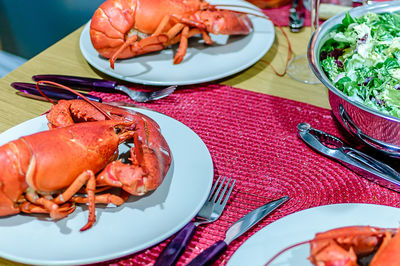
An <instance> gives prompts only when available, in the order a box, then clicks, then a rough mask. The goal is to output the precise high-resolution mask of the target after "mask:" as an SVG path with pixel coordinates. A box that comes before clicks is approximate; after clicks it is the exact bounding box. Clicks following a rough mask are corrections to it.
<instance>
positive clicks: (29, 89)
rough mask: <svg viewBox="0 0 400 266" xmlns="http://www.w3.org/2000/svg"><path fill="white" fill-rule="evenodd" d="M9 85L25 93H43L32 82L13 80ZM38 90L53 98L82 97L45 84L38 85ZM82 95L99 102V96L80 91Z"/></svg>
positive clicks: (68, 98)
mask: <svg viewBox="0 0 400 266" xmlns="http://www.w3.org/2000/svg"><path fill="white" fill-rule="evenodd" d="M11 87H13V88H14V89H16V90H19V91H20V92H24V93H27V94H33V95H37V96H42V97H43V95H42V94H41V93H40V92H39V91H38V89H37V87H36V84H33V83H26V82H13V83H11ZM39 88H40V90H41V91H42V92H43V93H44V94H45V95H46V96H47V97H49V98H50V99H53V100H61V99H64V100H73V99H82V98H81V97H80V96H78V95H76V94H74V93H72V92H70V91H67V90H63V89H60V88H57V87H53V86H47V85H39ZM81 94H82V95H83V96H85V97H86V98H88V99H89V100H92V101H96V102H101V98H99V97H96V96H93V95H90V94H87V93H81Z"/></svg>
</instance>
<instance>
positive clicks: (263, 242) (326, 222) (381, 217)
mask: <svg viewBox="0 0 400 266" xmlns="http://www.w3.org/2000/svg"><path fill="white" fill-rule="evenodd" d="M399 224H400V209H398V208H394V207H388V206H382V205H373V204H358V203H352V204H334V205H326V206H321V207H315V208H311V209H307V210H303V211H300V212H296V213H294V214H291V215H289V216H286V217H284V218H282V219H280V220H278V221H276V222H273V223H271V224H270V225H268V226H266V227H265V228H263V229H262V230H260V231H259V232H257V233H256V234H254V235H253V236H252V237H250V238H249V239H248V240H247V241H246V242H245V243H244V244H243V245H241V246H240V247H239V248H238V250H237V251H236V252H235V253H234V254H233V256H232V257H231V259H230V260H229V262H228V264H227V265H228V266H236V265H237V266H239V265H260V266H261V265H264V264H265V263H266V262H267V261H268V260H269V259H270V258H272V257H273V256H274V255H275V254H276V253H278V252H279V251H281V250H282V249H284V248H286V247H288V246H290V245H292V244H295V243H299V242H302V241H306V240H310V239H313V238H314V236H315V233H318V232H323V231H326V230H329V229H333V228H337V227H341V226H349V225H371V226H378V227H391V228H397V227H398V226H399ZM308 256H309V245H307V244H306V245H302V246H299V247H296V248H294V249H291V250H289V251H287V252H286V253H283V254H282V255H281V256H279V257H278V258H277V259H276V260H274V261H273V263H272V264H271V266H272V265H279V266H284V265H296V266H302V265H307V266H310V265H311V263H310V262H308V260H307V257H308ZM249 258H251V262H250V264H249Z"/></svg>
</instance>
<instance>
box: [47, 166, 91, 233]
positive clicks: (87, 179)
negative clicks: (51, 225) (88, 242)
mask: <svg viewBox="0 0 400 266" xmlns="http://www.w3.org/2000/svg"><path fill="white" fill-rule="evenodd" d="M85 184H86V192H87V194H88V204H89V219H88V222H87V224H86V225H85V226H84V227H82V228H81V231H85V230H87V229H89V228H90V227H91V226H92V225H93V224H94V222H95V221H96V213H95V212H96V211H95V201H94V191H95V189H96V179H95V176H94V173H93V171H91V170H87V171H85V172H83V173H82V174H80V175H79V176H78V177H77V178H76V179H75V180H74V182H72V184H71V185H70V186H69V187H68V188H67V189H66V190H65V191H64V192H63V193H62V194H60V195H58V196H57V198H55V199H54V202H55V203H56V204H60V203H64V202H67V201H69V200H70V199H71V198H72V196H74V195H75V193H76V192H78V191H79V190H80V189H81V188H82V187H83V186H84V185H85Z"/></svg>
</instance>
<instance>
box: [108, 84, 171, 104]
mask: <svg viewBox="0 0 400 266" xmlns="http://www.w3.org/2000/svg"><path fill="white" fill-rule="evenodd" d="M176 87H177V86H175V85H174V86H169V87H166V88H162V89H160V90H157V91H136V90H131V89H129V88H127V87H125V86H122V85H117V86H115V89H116V90H119V91H122V92H124V93H126V94H127V95H128V96H129V97H130V98H131V99H132V100H134V101H136V102H140V103H143V102H150V101H155V100H158V99H161V98H164V97H166V96H168V95H170V94H172V93H173V92H174V91H175V89H176Z"/></svg>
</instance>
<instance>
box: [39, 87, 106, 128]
mask: <svg viewBox="0 0 400 266" xmlns="http://www.w3.org/2000/svg"><path fill="white" fill-rule="evenodd" d="M40 84H50V85H53V86H56V87H59V88H61V89H64V90H67V91H70V92H72V93H73V94H76V95H78V96H79V97H81V98H82V99H83V100H84V101H86V102H87V103H89V104H90V105H92V106H93V107H94V108H96V109H97V110H98V111H99V112H100V113H102V114H103V115H104V116H105V117H106V118H107V119H109V120H111V119H112V118H111V116H110V115H109V114H108V113H107V112H106V111H104V110H103V109H102V108H100V107H99V106H97V104H95V103H94V102H93V101H91V100H89V99H88V98H87V97H85V96H84V95H82V94H81V93H79V92H77V91H76V90H74V89H71V88H69V87H67V86H64V85H62V84H59V83H56V82H53V81H48V80H40V81H38V82H36V89H37V90H38V91H39V92H40V94H42V96H43V97H44V98H46V100H48V101H49V102H51V103H52V104H53V105H54V104H56V103H55V102H54V101H53V100H51V99H50V98H49V97H47V96H46V94H44V93H43V91H42V90H41V89H40V87H39V85H40Z"/></svg>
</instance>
